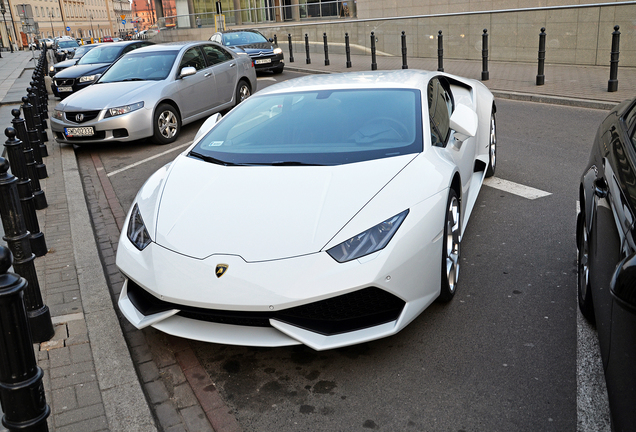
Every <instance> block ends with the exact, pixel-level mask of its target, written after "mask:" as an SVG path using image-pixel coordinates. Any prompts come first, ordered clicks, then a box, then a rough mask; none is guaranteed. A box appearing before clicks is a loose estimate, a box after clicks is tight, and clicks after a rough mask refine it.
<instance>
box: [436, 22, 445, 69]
mask: <svg viewBox="0 0 636 432" xmlns="http://www.w3.org/2000/svg"><path fill="white" fill-rule="evenodd" d="M437 71H438V72H444V36H443V35H442V31H441V30H440V31H439V32H438V33H437Z"/></svg>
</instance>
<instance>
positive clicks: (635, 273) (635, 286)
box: [610, 253, 636, 314]
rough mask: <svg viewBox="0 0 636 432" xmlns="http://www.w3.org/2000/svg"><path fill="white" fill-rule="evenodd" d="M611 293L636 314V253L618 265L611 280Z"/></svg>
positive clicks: (619, 302)
mask: <svg viewBox="0 0 636 432" xmlns="http://www.w3.org/2000/svg"><path fill="white" fill-rule="evenodd" d="M610 293H611V294H612V297H614V299H615V300H616V301H617V302H618V304H620V305H621V306H623V307H624V308H625V309H627V310H628V311H629V312H631V313H633V314H636V253H634V254H632V255H630V256H628V257H627V258H625V259H624V260H623V261H621V262H620V263H619V264H618V265H617V266H616V271H615V272H614V276H613V277H612V281H611V282H610Z"/></svg>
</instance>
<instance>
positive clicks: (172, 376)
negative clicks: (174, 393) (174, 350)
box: [159, 364, 186, 387]
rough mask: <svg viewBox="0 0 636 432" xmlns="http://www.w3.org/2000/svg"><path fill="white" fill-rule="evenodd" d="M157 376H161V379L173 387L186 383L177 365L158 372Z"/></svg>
mask: <svg viewBox="0 0 636 432" xmlns="http://www.w3.org/2000/svg"><path fill="white" fill-rule="evenodd" d="M159 375H161V378H162V379H163V380H164V381H166V382H167V383H170V384H171V385H172V386H173V387H174V386H176V385H179V384H181V383H184V382H186V377H185V375H184V374H183V371H182V370H181V368H180V367H179V365H177V364H174V365H171V366H168V367H165V368H163V369H161V370H159Z"/></svg>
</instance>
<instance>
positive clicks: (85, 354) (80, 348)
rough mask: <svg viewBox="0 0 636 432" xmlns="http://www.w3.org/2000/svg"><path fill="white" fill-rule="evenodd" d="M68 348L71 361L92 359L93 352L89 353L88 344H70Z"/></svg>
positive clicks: (77, 361)
mask: <svg viewBox="0 0 636 432" xmlns="http://www.w3.org/2000/svg"><path fill="white" fill-rule="evenodd" d="M69 350H70V353H71V360H72V361H73V363H80V362H85V361H93V354H92V353H91V347H90V344H83V345H75V346H71V347H69Z"/></svg>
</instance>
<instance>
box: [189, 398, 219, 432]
mask: <svg viewBox="0 0 636 432" xmlns="http://www.w3.org/2000/svg"><path fill="white" fill-rule="evenodd" d="M181 416H182V417H183V421H184V422H185V424H186V426H187V427H188V430H189V431H192V432H195V431H196V432H206V431H214V429H212V425H211V424H210V422H209V421H208V418H207V417H206V415H205V413H204V412H203V410H202V409H201V407H200V406H198V405H196V406H191V407H188V408H184V409H182V410H181Z"/></svg>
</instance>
